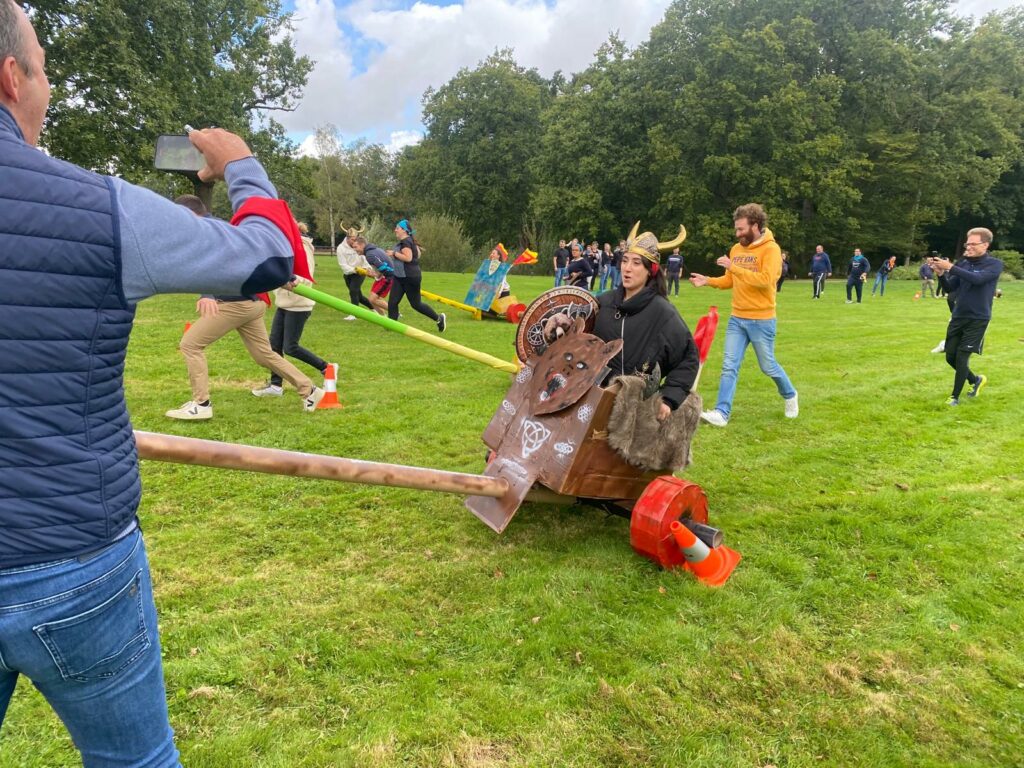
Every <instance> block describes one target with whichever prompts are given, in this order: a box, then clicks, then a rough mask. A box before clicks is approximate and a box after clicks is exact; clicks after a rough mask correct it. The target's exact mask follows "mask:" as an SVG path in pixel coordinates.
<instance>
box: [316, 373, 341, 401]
mask: <svg viewBox="0 0 1024 768" xmlns="http://www.w3.org/2000/svg"><path fill="white" fill-rule="evenodd" d="M334 369H335V364H334V363H328V364H327V370H326V371H324V398H323V400H321V401H320V402H319V403H317V404H316V409H317V410H318V411H319V410H320V409H322V408H344V407H345V406H343V405H342V404H341V403H339V402H338V377H337V374H335V372H334Z"/></svg>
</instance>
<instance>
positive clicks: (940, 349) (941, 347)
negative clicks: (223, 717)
mask: <svg viewBox="0 0 1024 768" xmlns="http://www.w3.org/2000/svg"><path fill="white" fill-rule="evenodd" d="M945 351H946V340H945V339H943V340H942V341H940V342H939V344H938V346H937V347H935V349H933V350H932V354H933V355H937V354H939V353H941V352H945Z"/></svg>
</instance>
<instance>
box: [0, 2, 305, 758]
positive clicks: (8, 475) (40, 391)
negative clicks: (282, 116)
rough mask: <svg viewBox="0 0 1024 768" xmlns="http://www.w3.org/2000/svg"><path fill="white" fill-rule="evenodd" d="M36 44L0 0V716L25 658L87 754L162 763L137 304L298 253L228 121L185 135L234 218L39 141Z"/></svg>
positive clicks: (251, 284)
mask: <svg viewBox="0 0 1024 768" xmlns="http://www.w3.org/2000/svg"><path fill="white" fill-rule="evenodd" d="M44 63H45V55H44V52H43V49H42V48H41V47H40V45H39V42H38V39H37V37H36V34H35V31H34V30H33V28H32V25H31V23H30V21H29V19H28V17H27V16H26V15H25V13H24V11H23V10H22V9H21V7H20V6H19V5H18V4H16V3H15V2H13V0H0V199H2V200H3V202H2V204H0V271H2V274H3V277H2V279H0V445H2V446H3V450H2V451H0V725H2V722H3V719H4V715H5V714H6V712H7V705H8V703H9V702H10V699H11V695H12V693H13V691H14V687H15V683H16V682H17V679H18V676H19V675H25V676H26V677H27V678H29V679H30V680H31V681H32V683H33V684H34V685H35V686H36V687H37V688H38V689H39V691H40V692H41V693H42V694H43V696H45V697H46V699H47V701H48V702H49V703H50V705H51V706H52V707H53V708H54V710H55V711H56V712H57V714H58V715H59V716H60V718H61V720H62V721H63V722H64V724H65V725H66V726H67V729H68V731H69V732H70V733H71V737H72V739H73V740H74V743H75V746H76V747H77V748H78V750H79V751H80V752H81V755H82V760H83V762H84V764H85V765H86V766H112V765H117V766H142V765H146V766H177V765H179V760H178V752H177V750H176V748H175V746H174V739H173V732H172V730H171V727H170V723H169V721H168V716H167V703H166V695H165V692H164V682H163V670H162V668H161V664H160V638H159V635H158V632H157V624H156V609H155V607H154V604H153V593H152V587H151V584H150V574H149V566H148V564H147V561H146V553H145V548H144V545H143V541H142V537H141V535H140V532H139V523H138V518H137V516H136V513H137V510H138V506H139V498H140V495H141V487H140V483H139V466H138V456H137V453H136V448H135V441H134V439H133V437H132V428H131V423H130V421H129V418H128V412H127V410H126V409H125V400H124V389H123V384H122V375H123V372H124V358H125V349H126V347H127V344H128V335H129V333H130V331H131V328H132V321H133V318H134V314H135V305H136V303H137V302H138V301H140V300H141V299H144V298H146V297H148V296H151V295H153V294H157V293H203V292H208V293H237V294H250V293H259V292H261V291H266V290H269V289H273V288H276V287H278V286H280V285H282V284H284V283H285V282H287V281H288V280H289V278H290V277H291V275H292V272H293V268H294V269H299V261H300V260H299V258H294V256H295V246H294V241H293V239H292V237H291V233H290V229H289V224H290V223H291V219H290V214H288V213H287V206H286V205H285V204H284V203H283V202H281V201H279V200H277V193H276V191H275V189H274V187H273V185H272V184H271V183H270V180H269V179H268V178H267V175H266V173H265V171H264V170H263V168H262V167H261V166H260V164H259V163H258V162H257V161H256V160H255V159H254V158H253V157H252V154H251V152H250V151H249V148H248V147H247V146H246V145H245V142H244V141H242V140H241V139H240V138H239V137H237V136H234V135H233V134H230V133H227V132H226V131H220V130H206V131H195V132H193V134H192V141H193V143H194V144H195V146H196V147H197V148H198V149H199V150H200V151H201V152H203V154H204V155H205V157H206V162H207V167H206V168H204V169H203V171H202V172H201V174H200V175H201V177H203V178H204V179H206V180H213V179H218V178H223V179H225V180H226V182H227V185H228V192H229V196H230V198H231V203H232V206H233V207H234V209H235V211H236V216H235V218H234V221H236V222H237V224H238V225H237V226H231V225H229V224H228V223H226V222H222V221H217V220H214V219H201V218H198V217H196V216H193V215H192V214H191V213H190V212H189V211H187V210H185V209H184V208H182V207H181V206H177V205H174V204H173V203H172V202H170V201H169V200H165V199H163V198H161V197H159V196H157V195H155V194H153V193H152V192H149V191H147V190H145V189H142V188H140V187H136V186H133V185H131V184H128V183H126V182H124V181H122V180H120V179H116V178H111V177H106V176H101V175H98V174H95V173H92V172H90V171H87V170H84V169H82V168H79V167H77V166H74V165H71V164H69V163H65V162H62V161H60V160H57V159H55V158H52V157H49V156H47V155H46V154H44V153H43V152H40V151H39V150H38V149H36V143H37V142H38V140H39V134H40V130H41V128H42V125H43V119H44V117H45V114H46V110H47V106H48V104H49V95H50V93H49V92H50V87H49V83H48V82H47V79H46V73H45V71H44ZM300 252H301V251H300ZM303 258H304V257H303ZM23 758H25V759H27V758H28V755H24V756H23ZM15 762H17V759H16V757H15Z"/></svg>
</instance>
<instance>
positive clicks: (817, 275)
mask: <svg viewBox="0 0 1024 768" xmlns="http://www.w3.org/2000/svg"><path fill="white" fill-rule="evenodd" d="M808 277H810V278H811V280H812V281H813V283H814V298H816V299H820V298H821V294H822V293H824V292H825V279H826V278H828V277H832V260H831V259H829V257H828V254H827V253H825V247H824V246H822V245H816V246H815V247H814V255H813V256H811V272H810V274H809V275H808Z"/></svg>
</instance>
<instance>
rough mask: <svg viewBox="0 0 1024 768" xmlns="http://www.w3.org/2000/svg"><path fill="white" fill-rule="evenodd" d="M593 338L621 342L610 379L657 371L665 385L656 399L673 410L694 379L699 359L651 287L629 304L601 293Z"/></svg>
mask: <svg viewBox="0 0 1024 768" xmlns="http://www.w3.org/2000/svg"><path fill="white" fill-rule="evenodd" d="M597 302H598V304H599V305H600V309H599V310H598V313H597V322H596V324H595V325H594V335H595V336H597V337H598V338H600V339H602V340H604V341H612V340H613V339H622V352H621V353H620V354H618V355H616V356H615V357H614V358H612V360H611V361H610V362H609V363H608V365H609V366H610V367H611V369H612V372H611V376H609V378H611V377H614V376H620V375H629V374H633V373H650V372H651V371H652V370H653V369H654V365H655V363H657V364H658V365H659V366H661V374H662V376H663V377H664V383H663V384H662V385H661V397H662V399H663V400H664V401H665V402H666V403H668V405H669V407H670V408H672V410H675V409H676V408H678V407H679V406H680V405H682V403H683V401H684V400H685V399H686V396H687V395H689V394H690V387H692V386H693V381H694V379H696V378H697V369H698V368H699V367H700V354H699V352H698V351H697V344H696V343H695V342H694V340H693V334H691V333H690V329H689V328H687V327H686V323H684V322H683V318H681V317H680V316H679V312H677V311H676V308H675V307H673V306H672V304H671V303H669V301H668V299H666V298H664V297H663V296H659V295H658V294H657V293H655V291H654V289H653V288H651V287H650V286H648V287H646V288H644V289H643V290H642V291H640V293H638V294H636V295H635V296H634V297H633V298H631V299H630V300H629V301H625V290H624V289H622V288H616V289H615V290H614V291H608V292H607V293H602V294H601V295H600V296H598V297H597Z"/></svg>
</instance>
